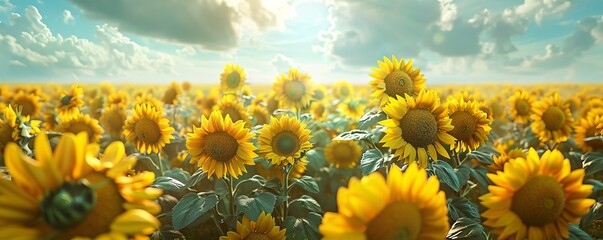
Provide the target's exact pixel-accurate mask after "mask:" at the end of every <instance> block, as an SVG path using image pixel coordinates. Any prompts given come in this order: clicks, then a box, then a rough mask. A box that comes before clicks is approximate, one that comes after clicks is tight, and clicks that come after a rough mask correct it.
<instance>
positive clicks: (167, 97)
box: [162, 82, 182, 105]
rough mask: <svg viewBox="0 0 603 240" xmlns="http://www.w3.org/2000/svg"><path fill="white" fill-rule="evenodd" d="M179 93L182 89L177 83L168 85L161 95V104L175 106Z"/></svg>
mask: <svg viewBox="0 0 603 240" xmlns="http://www.w3.org/2000/svg"><path fill="white" fill-rule="evenodd" d="M181 92H182V89H181V88H180V85H178V83H177V82H172V83H170V85H169V86H168V88H167V90H165V93H164V94H163V98H162V101H163V103H165V104H168V105H176V104H177V103H178V97H179V96H180V93H181Z"/></svg>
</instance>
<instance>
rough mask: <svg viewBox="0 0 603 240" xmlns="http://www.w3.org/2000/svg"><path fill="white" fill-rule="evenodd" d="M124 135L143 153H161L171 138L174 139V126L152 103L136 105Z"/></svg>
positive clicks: (125, 127) (126, 124)
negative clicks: (171, 125)
mask: <svg viewBox="0 0 603 240" xmlns="http://www.w3.org/2000/svg"><path fill="white" fill-rule="evenodd" d="M123 132H124V135H125V136H126V140H127V141H128V142H129V143H132V144H134V145H135V146H136V148H137V149H138V150H139V151H140V152H143V153H147V154H150V153H152V152H153V153H159V151H161V149H162V148H163V147H164V146H165V145H166V144H168V143H170V139H174V136H172V133H173V132H174V128H172V127H170V124H169V121H168V120H167V119H166V118H164V117H162V116H161V112H159V111H157V109H155V108H153V107H152V106H151V105H148V104H142V105H137V106H136V107H134V114H133V115H132V116H130V117H129V118H128V119H126V123H125V126H124V131H123Z"/></svg>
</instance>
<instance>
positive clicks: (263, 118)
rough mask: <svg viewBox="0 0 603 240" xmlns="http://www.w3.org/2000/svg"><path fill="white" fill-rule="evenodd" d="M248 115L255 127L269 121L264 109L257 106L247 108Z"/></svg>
mask: <svg viewBox="0 0 603 240" xmlns="http://www.w3.org/2000/svg"><path fill="white" fill-rule="evenodd" d="M249 115H250V116H252V117H253V119H254V120H255V124H254V125H256V126H257V125H264V124H268V120H270V115H269V114H268V111H266V108H264V107H262V106H258V105H251V106H249Z"/></svg>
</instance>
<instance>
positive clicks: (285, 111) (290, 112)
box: [272, 108, 295, 117]
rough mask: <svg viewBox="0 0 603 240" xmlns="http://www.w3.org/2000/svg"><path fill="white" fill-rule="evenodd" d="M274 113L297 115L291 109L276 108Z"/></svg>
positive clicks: (276, 114)
mask: <svg viewBox="0 0 603 240" xmlns="http://www.w3.org/2000/svg"><path fill="white" fill-rule="evenodd" d="M272 115H274V116H279V115H289V117H292V116H295V113H294V112H293V111H291V110H290V109H281V108H279V109H276V110H274V112H273V113H272Z"/></svg>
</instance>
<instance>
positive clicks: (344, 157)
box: [324, 140, 362, 168]
mask: <svg viewBox="0 0 603 240" xmlns="http://www.w3.org/2000/svg"><path fill="white" fill-rule="evenodd" d="M324 152H325V159H326V160H327V162H329V163H331V164H333V165H335V167H337V168H353V167H355V166H356V165H358V163H360V158H361V157H362V147H360V145H358V143H357V142H356V141H351V140H334V141H332V142H331V143H329V144H328V145H327V146H326V147H325V149H324Z"/></svg>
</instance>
